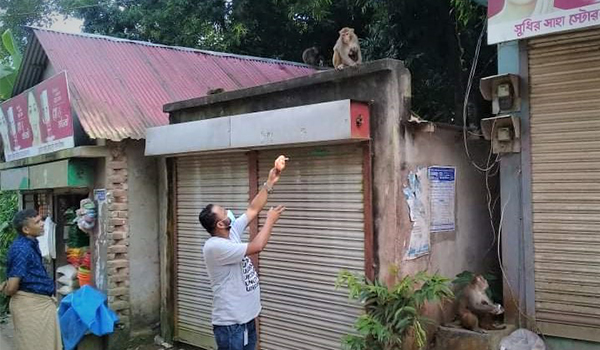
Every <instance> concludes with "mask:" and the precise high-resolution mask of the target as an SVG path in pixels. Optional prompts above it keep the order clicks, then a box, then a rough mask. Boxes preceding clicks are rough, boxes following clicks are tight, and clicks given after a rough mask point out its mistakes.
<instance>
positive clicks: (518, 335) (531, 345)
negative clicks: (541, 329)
mask: <svg viewBox="0 0 600 350" xmlns="http://www.w3.org/2000/svg"><path fill="white" fill-rule="evenodd" d="M500 350H546V345H544V341H543V340H542V338H540V337H539V336H538V335H537V334H535V333H533V332H531V331H529V330H527V329H523V328H521V329H517V330H516V331H514V332H512V333H511V334H510V335H509V336H508V337H504V338H502V340H501V341H500Z"/></svg>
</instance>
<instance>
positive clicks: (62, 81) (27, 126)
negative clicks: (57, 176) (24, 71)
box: [0, 72, 75, 162]
mask: <svg viewBox="0 0 600 350" xmlns="http://www.w3.org/2000/svg"><path fill="white" fill-rule="evenodd" d="M0 134H1V136H2V145H3V149H4V158H5V159H6V161H7V162H8V161H11V160H16V159H22V158H27V157H32V156H36V155H38V154H45V153H51V152H55V151H58V150H61V149H65V148H71V147H74V146H75V144H74V137H73V116H72V114H71V104H70V101H69V88H68V86H67V74H66V72H62V73H59V74H57V75H55V76H53V77H52V78H49V79H46V80H44V81H43V82H41V83H40V84H38V85H36V86H34V87H32V88H31V89H29V90H27V91H25V92H23V93H21V94H20V95H17V96H15V97H13V98H11V99H10V100H8V101H6V102H4V103H2V105H1V106H0Z"/></svg>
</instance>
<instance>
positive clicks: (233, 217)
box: [227, 210, 235, 227]
mask: <svg viewBox="0 0 600 350" xmlns="http://www.w3.org/2000/svg"><path fill="white" fill-rule="evenodd" d="M227 218H228V219H229V227H231V225H233V223H234V222H235V215H233V212H232V211H231V210H227Z"/></svg>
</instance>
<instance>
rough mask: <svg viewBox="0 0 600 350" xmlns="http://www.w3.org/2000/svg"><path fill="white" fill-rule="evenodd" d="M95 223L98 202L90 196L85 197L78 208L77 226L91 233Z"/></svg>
mask: <svg viewBox="0 0 600 350" xmlns="http://www.w3.org/2000/svg"><path fill="white" fill-rule="evenodd" d="M94 225H96V204H94V202H93V201H92V200H91V199H89V198H86V199H83V200H81V203H80V208H79V209H78V210H77V227H79V229H80V230H82V231H83V232H85V233H87V234H91V233H92V228H94Z"/></svg>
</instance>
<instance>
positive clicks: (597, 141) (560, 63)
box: [529, 29, 600, 341]
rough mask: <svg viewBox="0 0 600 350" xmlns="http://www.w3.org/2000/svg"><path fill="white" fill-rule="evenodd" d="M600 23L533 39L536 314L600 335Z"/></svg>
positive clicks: (573, 333) (556, 328) (558, 328)
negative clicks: (599, 27)
mask: <svg viewBox="0 0 600 350" xmlns="http://www.w3.org/2000/svg"><path fill="white" fill-rule="evenodd" d="M599 48H600V29H593V30H587V31H580V32H576V33H569V34H563V35H557V36H549V37H545V38H541V39H535V40H531V41H530V42H529V74H530V86H531V92H530V93H531V154H532V201H533V203H532V205H533V237H534V249H535V299H536V320H537V325H538V327H539V328H540V329H541V330H542V332H544V333H546V334H549V335H555V336H562V337H567V338H576V339H583V340H591V341H600V50H599Z"/></svg>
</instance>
